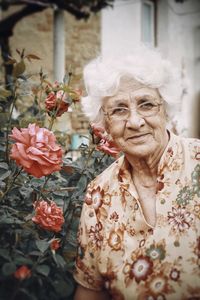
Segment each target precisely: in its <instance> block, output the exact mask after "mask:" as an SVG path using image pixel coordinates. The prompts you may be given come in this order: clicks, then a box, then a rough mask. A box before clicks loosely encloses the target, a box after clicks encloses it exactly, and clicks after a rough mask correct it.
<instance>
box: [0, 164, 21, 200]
mask: <svg viewBox="0 0 200 300" xmlns="http://www.w3.org/2000/svg"><path fill="white" fill-rule="evenodd" d="M22 169H23V168H20V169H19V171H18V172H17V173H16V174H15V176H14V177H13V180H12V181H11V183H10V185H9V186H8V187H7V189H6V191H5V192H4V193H3V195H2V197H1V200H3V198H4V197H5V196H6V195H7V194H8V192H9V191H10V190H11V188H12V187H13V185H14V183H15V180H16V179H17V177H18V176H19V174H20V173H21V171H22Z"/></svg>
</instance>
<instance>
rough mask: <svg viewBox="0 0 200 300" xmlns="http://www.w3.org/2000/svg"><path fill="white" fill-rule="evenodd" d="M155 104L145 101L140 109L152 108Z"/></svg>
mask: <svg viewBox="0 0 200 300" xmlns="http://www.w3.org/2000/svg"><path fill="white" fill-rule="evenodd" d="M154 106H155V105H154V104H153V103H152V102H145V103H142V104H140V105H139V109H152V108H153V107H154Z"/></svg>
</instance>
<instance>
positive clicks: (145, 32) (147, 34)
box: [142, 0, 156, 46]
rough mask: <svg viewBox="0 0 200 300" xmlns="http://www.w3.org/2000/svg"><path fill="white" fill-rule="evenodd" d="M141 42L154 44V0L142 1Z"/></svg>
mask: <svg viewBox="0 0 200 300" xmlns="http://www.w3.org/2000/svg"><path fill="white" fill-rule="evenodd" d="M142 42H143V43H145V44H148V45H150V46H155V44H156V38H155V2H154V1H150V0H143V1H142Z"/></svg>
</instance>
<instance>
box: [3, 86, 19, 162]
mask: <svg viewBox="0 0 200 300" xmlns="http://www.w3.org/2000/svg"><path fill="white" fill-rule="evenodd" d="M16 90H17V88H16V87H15V90H14V100H13V103H12V106H11V110H10V115H9V119H8V125H7V129H6V151H5V154H6V161H7V162H8V163H9V153H8V134H9V130H10V127H11V121H12V114H13V110H14V107H15V102H16V100H17V96H16Z"/></svg>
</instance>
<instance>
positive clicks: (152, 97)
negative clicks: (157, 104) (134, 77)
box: [134, 94, 155, 100]
mask: <svg viewBox="0 0 200 300" xmlns="http://www.w3.org/2000/svg"><path fill="white" fill-rule="evenodd" d="M143 98H147V99H153V100H154V99H155V96H153V95H151V94H143V95H137V96H135V97H134V99H135V100H141V99H143Z"/></svg>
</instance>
